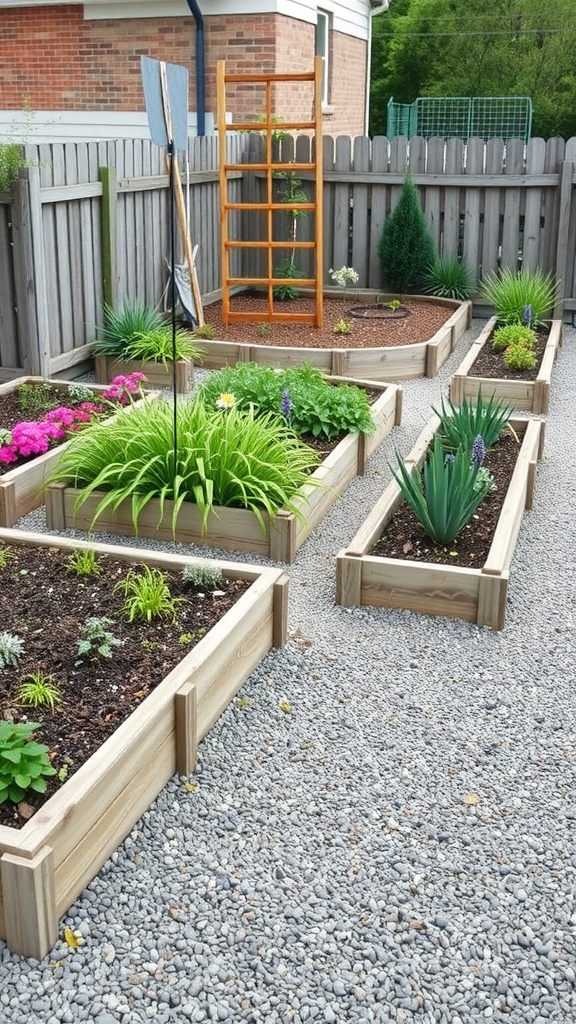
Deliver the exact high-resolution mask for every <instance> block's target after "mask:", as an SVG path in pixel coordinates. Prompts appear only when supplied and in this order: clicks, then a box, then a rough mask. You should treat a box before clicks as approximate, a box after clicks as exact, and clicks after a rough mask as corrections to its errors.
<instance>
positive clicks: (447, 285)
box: [424, 256, 475, 300]
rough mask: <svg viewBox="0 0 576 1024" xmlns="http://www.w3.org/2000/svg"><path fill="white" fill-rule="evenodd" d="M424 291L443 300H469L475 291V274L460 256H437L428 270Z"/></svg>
mask: <svg viewBox="0 0 576 1024" xmlns="http://www.w3.org/2000/svg"><path fill="white" fill-rule="evenodd" d="M425 280H426V284H425V287H424V291H425V293H426V294H427V295H437V296H438V297H439V298H442V299H461V300H464V299H467V298H469V296H470V295H471V294H472V292H473V290H474V283H475V282H474V274H473V273H472V270H471V268H470V267H469V265H468V264H467V263H466V262H465V261H464V260H461V259H459V257H458V256H437V257H436V258H435V259H434V260H433V261H432V263H431V264H430V266H429V267H428V269H427V270H426V278H425Z"/></svg>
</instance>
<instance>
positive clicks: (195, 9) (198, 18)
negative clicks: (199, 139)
mask: <svg viewBox="0 0 576 1024" xmlns="http://www.w3.org/2000/svg"><path fill="white" fill-rule="evenodd" d="M187 3H188V7H189V8H190V12H191V14H192V16H193V18H194V21H195V22H196V133H197V135H206V117H205V109H206V72H205V61H204V18H203V17H202V11H201V10H200V7H199V5H198V2H197V0H187Z"/></svg>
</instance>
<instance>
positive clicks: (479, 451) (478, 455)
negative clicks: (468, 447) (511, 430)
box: [472, 434, 487, 466]
mask: <svg viewBox="0 0 576 1024" xmlns="http://www.w3.org/2000/svg"><path fill="white" fill-rule="evenodd" d="M486 452H487V448H486V445H485V444H484V438H483V437H482V434H476V437H475V438H474V440H473V442H472V462H473V463H474V465H475V466H481V465H482V463H483V462H484V459H485V458H486Z"/></svg>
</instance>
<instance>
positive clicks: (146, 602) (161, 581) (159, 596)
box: [114, 565, 185, 622]
mask: <svg viewBox="0 0 576 1024" xmlns="http://www.w3.org/2000/svg"><path fill="white" fill-rule="evenodd" d="M114 590H119V591H122V593H123V594H124V598H125V600H124V605H123V607H122V612H123V614H124V615H125V617H126V618H127V619H128V622H141V621H146V622H152V620H153V619H170V621H171V622H174V621H175V619H176V612H177V610H178V607H179V606H180V605H181V604H184V603H185V599H184V598H183V597H172V595H171V593H170V588H169V586H168V583H167V582H166V573H163V572H161V570H160V569H155V568H151V567H150V566H149V565H142V566H140V567H139V569H130V571H129V572H128V573H127V574H126V576H125V577H124V579H123V580H119V581H118V583H117V584H116V585H115V587H114Z"/></svg>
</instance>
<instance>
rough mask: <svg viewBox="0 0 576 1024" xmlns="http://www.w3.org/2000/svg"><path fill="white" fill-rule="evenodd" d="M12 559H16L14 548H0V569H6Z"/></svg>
mask: <svg viewBox="0 0 576 1024" xmlns="http://www.w3.org/2000/svg"><path fill="white" fill-rule="evenodd" d="M11 558H14V552H13V551H12V548H9V547H7V546H6V545H2V547H0V569H5V568H6V566H7V565H8V562H9V561H10V559H11Z"/></svg>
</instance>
